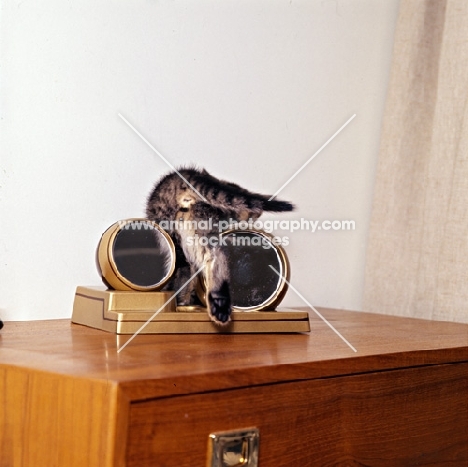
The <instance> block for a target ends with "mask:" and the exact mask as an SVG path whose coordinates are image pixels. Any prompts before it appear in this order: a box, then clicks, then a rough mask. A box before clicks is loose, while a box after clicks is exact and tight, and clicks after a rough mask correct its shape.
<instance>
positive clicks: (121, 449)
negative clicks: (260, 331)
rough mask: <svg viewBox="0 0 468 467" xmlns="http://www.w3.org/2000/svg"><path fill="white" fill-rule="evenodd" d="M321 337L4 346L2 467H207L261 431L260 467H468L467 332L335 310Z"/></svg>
mask: <svg viewBox="0 0 468 467" xmlns="http://www.w3.org/2000/svg"><path fill="white" fill-rule="evenodd" d="M321 312H322V313H323V315H324V316H325V317H326V318H327V319H328V321H329V322H330V323H331V324H332V325H333V326H334V327H335V328H336V329H337V330H338V331H339V332H340V333H341V334H342V335H343V336H344V337H345V338H346V339H347V340H348V341H349V342H350V343H351V344H352V345H353V346H354V347H355V349H356V350H357V352H354V351H353V350H352V349H351V348H350V347H348V346H347V345H346V344H345V343H344V342H343V341H342V340H341V339H339V337H338V336H337V335H336V334H334V333H333V332H332V330H331V329H330V328H329V327H328V326H326V325H325V323H323V322H322V321H321V320H320V319H319V318H316V317H315V315H312V316H311V328H312V331H311V332H310V334H307V335H306V334H273V335H248V334H237V335H152V336H151V335H138V336H136V338H135V339H134V340H133V341H132V342H131V343H129V345H127V346H126V347H125V348H124V349H123V350H122V351H121V352H120V353H118V352H117V349H118V348H120V346H122V345H123V344H124V343H125V341H126V340H127V339H128V338H129V337H128V336H125V337H119V336H115V335H113V334H109V333H106V332H103V331H98V330H95V329H90V328H86V327H84V326H80V325H74V324H71V323H70V322H69V321H68V320H53V321H41V322H7V323H6V324H5V328H4V329H3V330H2V331H1V333H0V466H8V467H10V466H15V467H16V466H31V467H42V466H47V467H52V466H60V467H62V466H63V467H65V466H66V467H70V466H87V467H92V466H96V467H97V466H99V467H111V466H139V467H142V466H161V467H163V466H167V467H169V466H177V467H194V466H197V467H204V466H205V465H207V446H208V435H209V434H210V433H212V432H218V431H225V430H234V429H241V428H246V427H257V428H258V429H259V433H260V444H259V466H260V467H273V466H275V467H277V466H279V467H287V466H294V467H297V466H300V467H304V466H314V467H315V466H379V467H380V466H416V465H417V466H424V465H427V466H429V465H430V466H438V465H440V466H444V467H445V466H453V467H460V466H466V465H468V325H463V324H455V323H440V322H439V323H438V322H430V321H423V320H415V319H407V318H397V317H388V316H380V315H377V314H369V313H356V312H348V311H338V310H327V309H324V310H321Z"/></svg>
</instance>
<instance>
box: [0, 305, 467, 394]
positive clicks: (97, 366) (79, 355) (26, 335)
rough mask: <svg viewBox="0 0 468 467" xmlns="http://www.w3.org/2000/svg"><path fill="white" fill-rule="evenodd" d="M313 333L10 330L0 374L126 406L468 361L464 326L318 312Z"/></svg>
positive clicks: (0, 354)
mask: <svg viewBox="0 0 468 467" xmlns="http://www.w3.org/2000/svg"><path fill="white" fill-rule="evenodd" d="M320 312H321V313H322V314H323V315H324V317H325V318H326V319H327V320H328V321H329V322H330V323H331V324H332V325H333V326H334V327H335V329H336V330H338V331H339V332H340V333H341V334H342V335H343V336H344V337H345V338H346V339H347V340H348V341H349V342H350V343H351V344H352V346H354V347H355V348H356V350H357V352H354V351H353V350H352V349H351V348H350V347H349V346H348V345H347V344H346V343H345V342H344V341H343V340H341V339H340V338H339V337H338V336H337V335H336V334H335V333H334V332H333V331H332V329H330V327H328V326H327V325H326V324H325V323H324V322H323V321H322V320H321V319H320V318H319V317H317V316H316V315H315V314H313V313H311V332H310V334H266V335H264V334H237V335H229V334H220V335H209V334H203V335H143V334H139V335H137V336H136V337H135V338H134V339H133V340H132V342H130V343H129V344H128V345H127V346H126V347H125V348H123V350H122V351H121V352H120V353H118V352H117V350H118V348H120V347H121V346H122V345H124V344H125V342H126V341H127V340H128V339H129V338H130V337H129V336H116V335H114V334H110V333H106V332H104V331H99V330H96V329H91V328H87V327H85V326H80V325H76V324H72V323H70V321H69V320H48V321H29V322H6V323H5V327H4V329H3V330H2V331H1V332H0V365H8V366H16V367H23V368H30V369H33V370H36V371H47V372H54V373H59V374H62V375H68V376H70V377H77V378H91V379H98V380H105V381H107V382H108V383H109V384H115V385H118V387H119V388H121V389H122V390H123V393H124V394H126V395H127V396H128V397H129V398H130V399H131V400H143V399H149V398H155V397H162V396H167V395H174V394H189V393H198V392H205V391H208V390H216V389H223V388H228V387H229V388H235V387H246V386H251V385H258V384H267V383H273V382H276V381H293V380H305V379H313V378H324V377H331V376H341V375H350V374H357V373H365V372H371V371H382V370H389V369H394V368H405V367H413V366H424V365H433V364H441V363H449V362H461V361H468V324H458V323H447V322H435V321H425V320H417V319H411V318H400V317H392V316H384V315H377V314H371V313H362V312H350V311H343V310H332V309H320Z"/></svg>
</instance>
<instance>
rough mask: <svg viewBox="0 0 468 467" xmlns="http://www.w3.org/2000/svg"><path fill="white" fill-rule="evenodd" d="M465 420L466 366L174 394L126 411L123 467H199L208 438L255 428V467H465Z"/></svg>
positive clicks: (467, 403) (467, 406)
mask: <svg viewBox="0 0 468 467" xmlns="http://www.w3.org/2000/svg"><path fill="white" fill-rule="evenodd" d="M462 394H463V395H464V396H463V397H461V395H462ZM467 414H468V364H460V365H444V366H436V367H434V366H430V367H423V368H415V369H406V370H391V371H385V372H379V373H373V374H372V373H369V374H365V375H359V376H349V377H337V378H327V379H317V380H313V381H301V382H290V383H278V384H269V385H265V386H257V387H252V388H246V389H243V390H240V389H236V390H225V391H217V392H214V393H208V394H197V395H190V396H178V397H173V398H169V399H159V400H155V401H147V402H141V403H136V404H132V407H131V409H130V422H129V426H130V429H129V433H130V435H129V444H128V454H127V460H128V465H129V466H135V467H136V466H142V465H148V466H150V465H158V466H160V467H192V466H204V465H205V463H206V451H207V440H208V435H209V434H210V433H213V432H219V431H224V430H236V429H241V428H245V427H250V426H255V427H257V428H259V430H260V456H259V459H260V467H278V466H281V467H297V466H301V467H316V466H343V467H345V466H363V467H364V466H375V467H390V466H411V467H412V466H436V465H439V466H444V467H462V466H466V465H467V462H468V417H467Z"/></svg>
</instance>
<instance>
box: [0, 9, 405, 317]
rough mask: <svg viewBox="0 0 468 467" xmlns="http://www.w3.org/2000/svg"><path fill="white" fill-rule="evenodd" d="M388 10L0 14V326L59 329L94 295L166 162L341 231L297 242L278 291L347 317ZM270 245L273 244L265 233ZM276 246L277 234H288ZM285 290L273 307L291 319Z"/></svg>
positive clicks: (361, 241)
mask: <svg viewBox="0 0 468 467" xmlns="http://www.w3.org/2000/svg"><path fill="white" fill-rule="evenodd" d="M397 10H398V1H397V0H342V1H340V0H336V1H332V0H301V1H298V0H218V1H215V0H197V1H195V0H172V1H171V0H160V1H155V0H145V1H143V0H133V1H131V2H129V1H123V0H121V1H113V2H111V1H105V0H92V1H91V0H79V1H69V2H64V1H61V0H44V1H41V2H38V1H29V2H25V1H13V0H6V1H4V2H2V3H1V16H0V21H1V23H0V25H1V26H0V27H1V56H0V59H1V82H0V84H1V102H0V103H1V121H0V124H1V128H0V130H1V153H0V222H1V224H0V316H1V317H2V318H3V319H7V320H24V319H43V318H60V317H70V316H71V308H72V302H73V294H74V290H75V287H76V286H77V285H93V284H94V285H99V284H100V283H101V282H100V278H99V276H98V274H97V271H96V269H95V264H94V251H95V248H96V246H97V243H98V241H99V238H100V236H101V233H102V232H103V231H104V230H105V229H106V228H107V227H108V226H109V225H111V224H112V223H114V222H115V221H117V220H119V219H125V218H127V217H139V216H142V215H143V214H144V205H145V200H146V196H147V194H148V192H149V190H150V189H151V187H152V184H153V183H154V181H155V180H156V179H157V178H158V177H159V176H160V175H161V174H163V173H165V172H166V170H167V167H166V165H165V163H164V162H163V161H162V160H160V159H159V158H158V157H157V156H156V155H155V154H154V153H153V152H152V151H151V150H150V149H149V148H148V147H147V146H146V145H145V143H143V142H142V141H141V140H140V139H139V138H138V137H137V136H136V135H135V134H134V133H133V132H132V130H131V129H130V128H129V127H128V126H127V125H126V124H125V123H124V122H123V121H122V120H121V119H120V118H119V117H118V113H119V112H121V113H122V115H124V116H125V117H126V118H128V120H129V121H131V122H132V123H133V124H134V125H135V126H136V127H137V128H138V129H139V130H140V131H141V132H142V133H143V134H144V135H145V136H146V137H147V138H148V139H149V140H150V141H151V142H152V143H153V144H154V145H155V146H156V147H157V148H158V149H159V150H160V151H161V152H162V153H163V154H164V155H165V156H166V157H167V158H168V159H169V160H170V161H171V162H172V163H173V164H175V165H178V164H184V163H188V162H195V163H197V164H199V165H200V166H205V167H206V168H207V169H209V170H210V171H211V172H212V173H213V174H214V175H217V176H220V177H225V178H228V179H231V180H232V181H235V182H237V183H240V184H241V185H244V186H246V187H248V188H250V189H253V190H256V191H260V192H266V193H273V192H274V191H276V190H277V189H278V188H279V187H280V186H281V185H282V184H283V183H284V182H285V181H286V180H287V179H288V178H289V177H290V176H291V175H292V174H293V173H294V172H295V171H296V170H297V169H298V168H299V167H300V166H301V165H302V164H303V163H304V162H305V161H306V160H307V159H308V158H309V157H310V156H312V154H313V153H314V152H315V151H316V150H317V149H318V148H319V147H320V146H321V145H322V144H323V143H324V142H325V141H326V140H327V139H328V138H329V137H330V136H331V135H332V134H333V133H334V132H335V131H336V130H337V129H338V128H339V127H340V126H341V125H342V124H343V123H344V122H345V121H346V120H347V119H348V118H349V117H351V115H353V114H354V113H356V114H357V116H356V118H355V119H354V120H353V121H352V122H351V123H350V124H349V126H348V127H347V128H346V129H345V130H343V132H342V133H341V134H340V135H339V136H338V137H337V138H336V139H335V140H334V141H333V142H332V143H331V144H330V145H329V146H328V147H327V148H325V149H324V151H323V152H322V153H321V154H320V155H318V156H317V157H316V158H315V159H314V160H313V161H312V162H311V163H310V164H309V165H308V166H307V167H306V168H305V169H304V170H303V171H302V172H301V173H300V175H299V176H297V177H296V178H295V180H294V181H293V182H291V184H290V185H288V186H287V187H286V188H285V189H284V190H283V192H282V193H281V196H280V198H281V197H282V198H285V199H288V200H292V201H293V202H294V203H296V204H297V206H298V210H297V212H296V213H295V214H294V215H290V216H287V217H286V218H288V219H292V218H301V217H303V218H306V219H311V220H323V219H329V220H335V219H352V220H354V221H355V222H356V230H355V231H353V232H334V231H329V232H325V231H321V232H319V233H315V234H311V233H310V232H296V233H294V234H293V235H290V242H291V243H290V245H289V247H288V248H287V251H288V253H289V257H290V261H291V264H292V283H293V284H294V286H295V287H296V288H297V289H298V290H300V291H301V292H302V293H303V294H304V295H305V296H306V297H307V299H308V300H309V301H310V302H311V303H312V304H314V305H319V306H331V307H341V308H347V309H359V308H360V307H361V295H362V286H363V273H364V254H365V245H366V235H367V228H368V221H369V216H370V207H371V196H372V186H373V178H374V169H375V164H376V157H377V152H378V141H379V132H380V123H381V118H382V112H383V106H384V101H385V93H386V87H387V82H388V75H389V68H390V59H391V51H392V41H393V32H394V27H395V22H396V16H397ZM279 233H280V234H281V235H284V234H285V233H284V232H279ZM286 234H287V233H286ZM300 304H302V301H301V300H300V299H299V298H298V297H297V296H296V295H295V293H294V292H292V291H290V292H289V293H288V295H287V297H286V299H285V301H284V302H283V305H300Z"/></svg>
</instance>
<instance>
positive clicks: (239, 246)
mask: <svg viewBox="0 0 468 467" xmlns="http://www.w3.org/2000/svg"><path fill="white" fill-rule="evenodd" d="M226 245H227V246H225V247H224V251H225V252H226V257H227V262H228V266H229V271H230V276H231V277H230V284H231V287H230V289H231V302H232V306H233V307H236V308H251V307H258V306H261V305H263V304H264V303H265V302H267V301H268V300H270V299H271V298H272V297H273V296H274V295H275V294H276V293H277V291H278V288H279V286H280V283H281V278H280V277H279V276H278V274H276V272H275V271H273V270H272V269H271V268H270V265H271V266H273V267H274V268H275V269H276V270H277V271H278V272H279V273H280V274H282V275H283V274H284V271H283V266H282V263H281V260H280V257H279V254H278V252H277V251H276V248H275V247H274V246H273V245H272V243H271V242H270V240H269V239H268V238H267V237H265V236H263V235H261V234H258V233H255V232H242V231H239V232H231V233H229V234H226Z"/></svg>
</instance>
